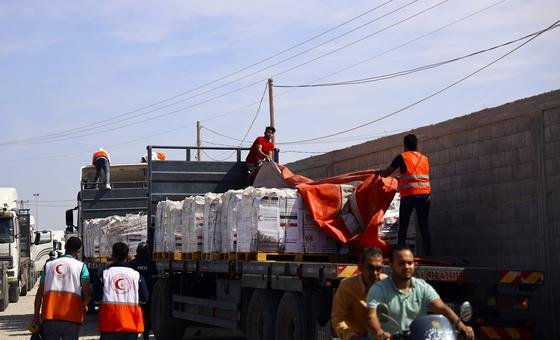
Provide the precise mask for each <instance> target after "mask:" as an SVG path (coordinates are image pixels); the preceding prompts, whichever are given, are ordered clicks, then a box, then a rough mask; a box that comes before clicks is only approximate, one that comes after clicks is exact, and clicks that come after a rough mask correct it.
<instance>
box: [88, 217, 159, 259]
mask: <svg viewBox="0 0 560 340" xmlns="http://www.w3.org/2000/svg"><path fill="white" fill-rule="evenodd" d="M83 230H84V237H83V252H84V256H85V257H91V258H98V257H110V256H111V253H112V246H113V244H114V243H116V242H124V243H126V244H127V245H128V246H129V248H130V249H131V251H134V250H135V249H136V248H137V246H138V243H140V242H146V239H147V230H148V229H147V218H146V215H145V214H128V215H126V216H109V217H105V218H94V219H89V220H85V221H84V228H83Z"/></svg>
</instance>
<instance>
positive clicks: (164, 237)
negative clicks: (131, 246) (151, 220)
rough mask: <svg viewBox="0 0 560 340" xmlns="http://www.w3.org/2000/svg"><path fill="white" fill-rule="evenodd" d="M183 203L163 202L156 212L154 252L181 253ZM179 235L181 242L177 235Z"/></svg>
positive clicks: (159, 204)
mask: <svg viewBox="0 0 560 340" xmlns="http://www.w3.org/2000/svg"><path fill="white" fill-rule="evenodd" d="M182 208H183V201H170V200H165V201H161V202H159V203H158V205H157V211H156V234H155V235H154V239H155V240H154V241H155V245H154V252H171V251H175V250H178V251H181V238H182V236H181V235H180V233H181V224H182V210H183V209H182ZM176 233H179V236H180V238H179V242H177V234H176Z"/></svg>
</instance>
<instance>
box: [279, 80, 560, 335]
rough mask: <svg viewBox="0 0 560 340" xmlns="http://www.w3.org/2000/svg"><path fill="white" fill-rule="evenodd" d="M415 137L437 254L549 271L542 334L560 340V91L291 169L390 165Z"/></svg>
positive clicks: (542, 297)
mask: <svg viewBox="0 0 560 340" xmlns="http://www.w3.org/2000/svg"><path fill="white" fill-rule="evenodd" d="M411 132H412V133H415V134H416V135H417V136H418V139H419V149H420V151H422V152H423V153H425V154H426V155H427V156H428V157H429V159H430V165H431V174H430V177H431V184H432V190H433V194H432V210H431V214H430V225H431V228H432V238H433V240H432V245H433V253H434V255H435V256H438V257H442V258H448V259H452V260H457V259H465V260H467V261H469V262H470V263H472V264H473V265H479V266H496V267H511V268H516V269H528V270H544V271H545V280H546V284H545V287H544V288H543V289H540V290H539V294H538V296H537V297H536V298H535V299H534V301H533V303H536V304H538V306H539V307H540V309H541V312H542V313H541V316H542V317H543V318H544V320H545V321H544V322H542V323H539V326H541V325H545V324H546V326H545V327H546V328H540V330H539V333H540V334H546V335H547V337H549V336H550V335H553V334H554V336H553V337H552V338H560V330H559V327H558V322H557V321H556V320H552V319H550V318H551V317H552V315H554V314H555V313H554V312H555V311H558V310H560V307H556V306H560V293H559V292H557V290H556V291H555V290H553V289H552V287H560V204H559V203H560V90H557V91H553V92H549V93H544V94H541V95H537V96H534V97H530V98H526V99H522V100H518V101H515V102H513V103H508V104H505V105H502V106H499V107H495V108H491V109H485V110H482V111H479V112H475V113H472V114H470V115H466V116H462V117H458V118H455V119H451V120H448V121H445V122H441V123H438V124H435V125H430V126H425V127H421V128H418V129H416V130H413V131H409V132H406V133H402V134H397V135H393V136H388V137H384V138H381V139H377V140H373V141H368V142H365V143H362V144H360V145H355V146H352V147H350V148H346V149H343V150H337V151H333V152H330V153H328V154H323V155H320V156H315V157H310V158H307V159H304V160H300V161H297V162H294V163H291V164H288V167H289V168H290V169H292V170H293V171H294V172H296V173H298V174H302V175H306V176H309V177H311V178H323V177H328V176H333V175H337V174H340V173H344V172H349V171H355V170H360V169H367V168H385V167H387V165H388V164H390V162H391V160H392V159H393V157H394V156H395V155H397V154H398V153H400V152H401V151H402V139H403V136H404V135H405V134H407V133H411Z"/></svg>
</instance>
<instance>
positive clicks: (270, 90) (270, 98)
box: [268, 78, 276, 143]
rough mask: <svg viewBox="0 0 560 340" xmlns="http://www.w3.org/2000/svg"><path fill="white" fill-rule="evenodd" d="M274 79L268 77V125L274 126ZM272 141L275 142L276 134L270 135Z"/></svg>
mask: <svg viewBox="0 0 560 340" xmlns="http://www.w3.org/2000/svg"><path fill="white" fill-rule="evenodd" d="M273 89H274V81H273V80H272V78H268V107H269V110H270V126H272V127H274V91H273ZM272 143H276V134H274V135H273V136H272Z"/></svg>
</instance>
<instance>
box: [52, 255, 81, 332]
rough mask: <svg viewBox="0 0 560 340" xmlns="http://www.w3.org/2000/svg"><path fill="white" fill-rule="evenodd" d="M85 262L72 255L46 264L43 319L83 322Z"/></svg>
mask: <svg viewBox="0 0 560 340" xmlns="http://www.w3.org/2000/svg"><path fill="white" fill-rule="evenodd" d="M83 266H84V264H83V263H82V262H80V261H78V260H76V259H75V258H72V257H66V256H64V257H60V258H58V259H55V260H52V261H49V262H47V264H46V265H45V283H44V292H45V294H44V296H43V309H42V316H43V320H63V321H70V322H75V323H79V324H81V323H82V322H83V320H84V314H83V308H82V286H81V282H80V277H81V274H82V268H83Z"/></svg>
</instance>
